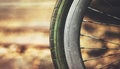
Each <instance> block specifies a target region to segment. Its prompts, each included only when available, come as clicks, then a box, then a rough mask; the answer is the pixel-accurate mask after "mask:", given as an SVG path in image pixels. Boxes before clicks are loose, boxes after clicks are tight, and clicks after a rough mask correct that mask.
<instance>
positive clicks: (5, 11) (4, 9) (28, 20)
mask: <svg viewBox="0 0 120 69" xmlns="http://www.w3.org/2000/svg"><path fill="white" fill-rule="evenodd" d="M54 4H55V0H0V69H54V67H53V64H52V61H51V55H50V50H49V36H48V35H49V25H50V24H49V23H50V19H51V14H52V11H53V7H54Z"/></svg>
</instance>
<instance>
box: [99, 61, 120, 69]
mask: <svg viewBox="0 0 120 69" xmlns="http://www.w3.org/2000/svg"><path fill="white" fill-rule="evenodd" d="M119 61H120V59H117V60H115V61H113V62H111V63H108V64H106V65H104V66H102V67H100V68H99V69H103V68H105V67H107V66H110V65H111V64H113V63H116V62H119Z"/></svg>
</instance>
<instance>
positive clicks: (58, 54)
mask: <svg viewBox="0 0 120 69" xmlns="http://www.w3.org/2000/svg"><path fill="white" fill-rule="evenodd" d="M72 1H73V0H57V3H56V6H55V8H54V12H53V16H52V21H51V25H50V46H51V54H52V59H53V63H54V66H55V69H68V65H67V62H66V58H65V53H64V42H63V37H64V36H63V35H64V26H65V21H66V17H67V14H68V11H69V8H70V6H71V4H72Z"/></svg>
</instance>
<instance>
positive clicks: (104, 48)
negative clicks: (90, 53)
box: [80, 46, 120, 50]
mask: <svg viewBox="0 0 120 69" xmlns="http://www.w3.org/2000/svg"><path fill="white" fill-rule="evenodd" d="M80 49H103V50H120V48H106V47H102V48H89V47H83V46H82V47H80Z"/></svg>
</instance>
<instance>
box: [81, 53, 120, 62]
mask: <svg viewBox="0 0 120 69" xmlns="http://www.w3.org/2000/svg"><path fill="white" fill-rule="evenodd" d="M110 56H120V53H115V54H109V55H106V56H99V57H94V58H89V59H86V60H83V62H87V61H91V60H95V59H100V58H105V57H110Z"/></svg>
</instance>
